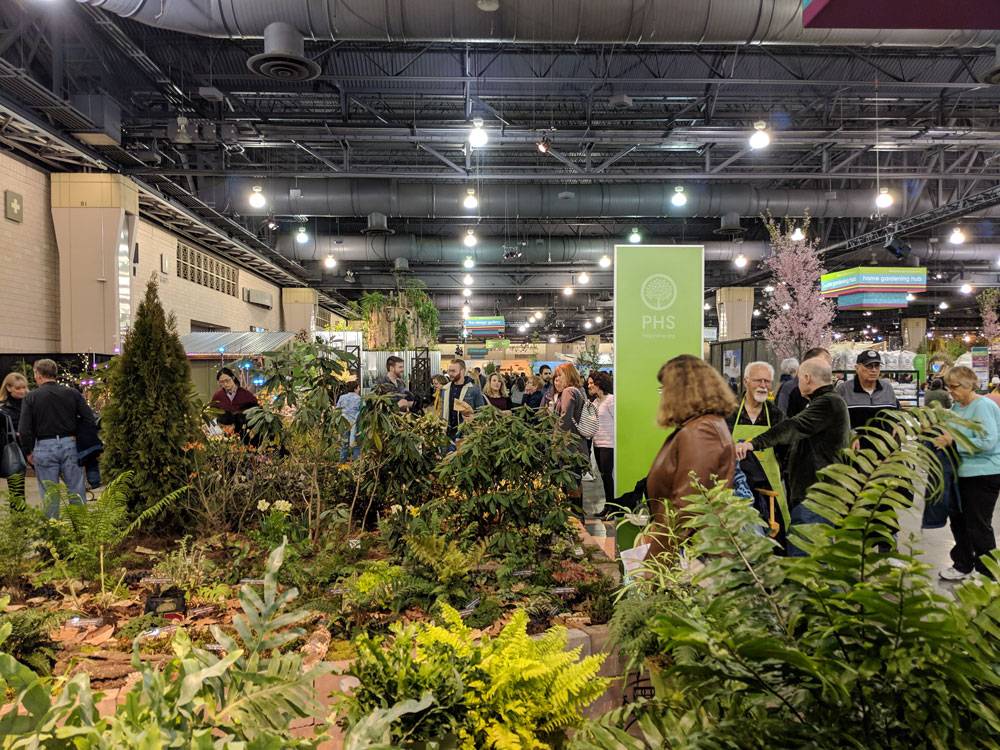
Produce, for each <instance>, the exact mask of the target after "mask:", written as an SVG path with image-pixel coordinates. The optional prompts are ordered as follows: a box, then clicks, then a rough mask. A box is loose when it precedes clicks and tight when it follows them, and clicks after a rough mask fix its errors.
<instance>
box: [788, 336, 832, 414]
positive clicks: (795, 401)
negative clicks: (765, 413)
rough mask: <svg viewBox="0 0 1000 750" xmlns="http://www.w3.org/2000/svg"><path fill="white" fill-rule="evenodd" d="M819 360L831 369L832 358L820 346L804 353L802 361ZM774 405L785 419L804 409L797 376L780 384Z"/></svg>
mask: <svg viewBox="0 0 1000 750" xmlns="http://www.w3.org/2000/svg"><path fill="white" fill-rule="evenodd" d="M814 358H819V359H823V360H826V363H827V364H828V365H830V367H833V357H831V356H830V350H829V349H826V348H824V347H822V346H816V347H813V348H812V349H810V350H809V351H807V352H806V354H805V356H804V357H803V358H802V361H803V362H805V361H806V360H807V359H814ZM776 403H777V404H778V408H779V409H781V410H782V411H783V412H784V413H785V416H786V417H794V416H795V415H796V414H798V413H799V412H800V411H802V410H803V409H805V408H806V403H807V399H806V396H805V394H804V393H802V391H801V389H800V388H799V378H798V376H796V377H794V378H792V379H791V381H786V382H784V383H782V384H781V388H780V389H778V395H777V397H776Z"/></svg>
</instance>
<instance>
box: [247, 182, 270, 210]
mask: <svg viewBox="0 0 1000 750" xmlns="http://www.w3.org/2000/svg"><path fill="white" fill-rule="evenodd" d="M247 200H248V202H249V203H250V207H251V208H264V206H266V205H267V198H265V197H264V188H262V187H261V186H260V185H254V186H253V187H252V188H250V197H249V198H248V199H247Z"/></svg>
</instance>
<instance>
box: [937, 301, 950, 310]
mask: <svg viewBox="0 0 1000 750" xmlns="http://www.w3.org/2000/svg"><path fill="white" fill-rule="evenodd" d="M947 309H948V303H947V302H944V301H942V302H941V303H940V304H938V310H947Z"/></svg>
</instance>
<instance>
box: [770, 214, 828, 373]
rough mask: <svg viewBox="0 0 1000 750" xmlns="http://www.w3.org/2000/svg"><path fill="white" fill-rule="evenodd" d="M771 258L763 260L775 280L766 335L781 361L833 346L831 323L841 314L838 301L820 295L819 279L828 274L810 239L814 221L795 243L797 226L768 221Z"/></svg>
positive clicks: (786, 220)
mask: <svg viewBox="0 0 1000 750" xmlns="http://www.w3.org/2000/svg"><path fill="white" fill-rule="evenodd" d="M766 226H767V231H768V233H769V234H770V235H771V255H770V256H769V257H768V258H767V260H765V261H764V267H765V268H766V269H767V270H769V271H770V272H771V273H772V274H773V276H774V279H773V281H772V282H771V283H772V285H773V286H774V293H773V294H771V296H770V297H769V298H768V300H767V302H766V304H765V311H766V312H767V315H768V319H769V322H768V325H767V330H766V331H765V332H764V337H765V338H766V339H767V341H768V343H769V344H770V345H771V350H772V351H773V352H774V353H775V354H776V355H777V356H778V357H780V358H785V357H797V358H801V357H802V355H803V354H804V353H805V352H806V351H808V350H809V349H811V348H812V347H814V346H823V345H826V344H828V343H829V342H830V340H831V338H832V332H831V330H830V324H831V323H832V322H833V317H834V315H835V314H836V310H835V309H834V302H833V300H831V299H826V298H824V297H821V296H820V293H819V288H820V287H819V277H820V276H821V275H822V274H823V273H825V270H824V268H823V264H822V263H821V262H820V259H819V255H818V254H817V253H816V241H815V240H814V239H811V238H809V232H808V230H809V217H808V216H806V219H805V225H804V226H803V227H802V231H803V233H804V234H805V235H806V238H805V239H803V240H798V241H797V240H793V239H792V237H791V235H792V230H793V229H794V228H795V227H794V222H793V221H792V220H791V219H787V218H786V219H785V221H784V222H783V223H782V222H777V221H775V220H774V219H773V218H772V217H771V216H770V215H769V216H768V217H767V222H766Z"/></svg>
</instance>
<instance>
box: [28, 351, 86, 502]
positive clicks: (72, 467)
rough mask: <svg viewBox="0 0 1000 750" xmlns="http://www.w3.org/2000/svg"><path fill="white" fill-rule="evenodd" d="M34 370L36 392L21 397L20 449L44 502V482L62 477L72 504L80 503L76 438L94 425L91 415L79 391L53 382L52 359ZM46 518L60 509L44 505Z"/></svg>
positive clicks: (80, 470)
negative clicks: (22, 400) (29, 465)
mask: <svg viewBox="0 0 1000 750" xmlns="http://www.w3.org/2000/svg"><path fill="white" fill-rule="evenodd" d="M34 370H35V382H36V383H38V388H36V389H35V390H33V391H31V392H30V393H29V394H28V395H27V396H25V397H24V405H23V406H22V407H21V424H20V428H21V430H20V432H21V445H22V446H23V448H24V452H25V454H26V455H27V457H28V462H29V463H31V464H32V465H33V466H34V467H35V475H36V476H37V477H38V488H39V490H40V491H41V493H42V497H43V498H44V497H45V490H46V487H45V484H46V482H58V481H59V479H60V477H61V478H62V480H63V482H65V483H66V487H67V488H68V489H69V492H70V498H71V500H72V501H73V502H80V503H82V502H84V500H85V499H86V491H87V488H86V485H85V484H84V477H83V467H82V466H80V464H79V462H78V460H79V459H78V456H77V445H76V436H77V433H78V431H79V429H80V426H81V425H84V426H89V427H93V426H94V425H95V423H96V420H95V419H94V412H92V411H91V410H90V406H88V405H87V402H86V401H85V400H84V398H83V395H82V394H81V393H80V392H79V391H77V390H75V389H73V388H67V387H66V386H64V385H59V384H58V383H57V382H56V375H57V374H58V369H57V367H56V363H55V362H53V361H52V360H51V359H40V360H38V361H37V362H35V365H34ZM45 514H46V515H47V516H49V518H58V517H59V505H58V504H55V503H53V504H49V505H47V506H46V507H45Z"/></svg>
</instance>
